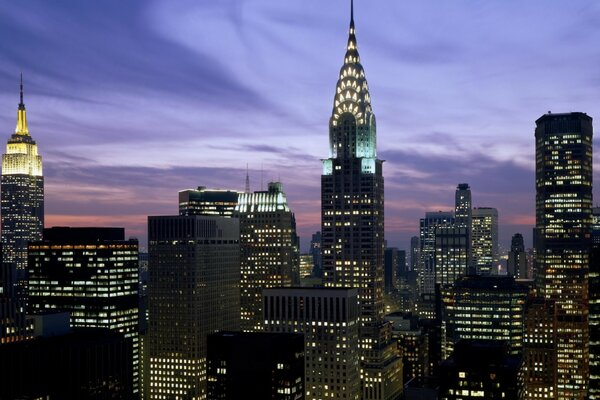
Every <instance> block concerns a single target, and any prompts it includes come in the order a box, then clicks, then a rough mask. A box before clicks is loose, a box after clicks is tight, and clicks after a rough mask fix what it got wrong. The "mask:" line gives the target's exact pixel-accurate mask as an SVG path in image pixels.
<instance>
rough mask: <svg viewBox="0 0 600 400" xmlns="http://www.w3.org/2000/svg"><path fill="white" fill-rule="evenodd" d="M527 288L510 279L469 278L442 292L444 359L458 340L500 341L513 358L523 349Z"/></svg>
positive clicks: (498, 277)
mask: <svg viewBox="0 0 600 400" xmlns="http://www.w3.org/2000/svg"><path fill="white" fill-rule="evenodd" d="M529 292H530V287H529V286H528V285H525V284H521V283H517V282H515V279H514V278H513V277H506V276H481V275H470V276H465V277H463V278H460V279H459V280H457V281H456V283H454V285H451V286H447V287H445V288H444V289H442V301H443V316H444V318H443V319H444V324H445V344H444V345H443V356H444V358H446V357H448V356H450V354H451V353H452V351H453V350H454V345H455V343H456V342H458V341H459V340H461V339H483V340H503V341H506V342H507V343H508V345H509V347H510V351H511V353H512V354H514V355H519V354H521V349H522V346H523V317H524V313H525V311H524V310H525V301H526V299H527V296H528V294H529Z"/></svg>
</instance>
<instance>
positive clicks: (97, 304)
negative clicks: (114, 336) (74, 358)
mask: <svg viewBox="0 0 600 400" xmlns="http://www.w3.org/2000/svg"><path fill="white" fill-rule="evenodd" d="M27 288H28V290H27V294H28V298H29V300H28V312H29V313H31V314H44V313H48V312H52V313H54V312H68V313H70V324H71V327H73V328H105V329H111V330H114V331H118V332H120V333H122V334H123V335H124V336H125V337H126V338H128V339H130V340H131V343H132V346H133V347H132V349H133V350H132V351H133V352H132V362H133V366H132V368H133V388H134V391H135V392H136V393H137V392H138V389H139V363H140V360H139V309H138V306H139V295H138V242H137V240H135V239H129V240H125V229H123V228H68V227H54V228H49V229H44V240H42V241H35V242H30V243H29V274H28V279H27Z"/></svg>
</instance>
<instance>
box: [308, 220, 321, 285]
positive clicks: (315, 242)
mask: <svg viewBox="0 0 600 400" xmlns="http://www.w3.org/2000/svg"><path fill="white" fill-rule="evenodd" d="M310 254H312V256H313V265H314V267H313V276H315V277H317V278H322V277H323V261H322V257H321V231H318V232H315V233H313V235H312V237H311V239H310Z"/></svg>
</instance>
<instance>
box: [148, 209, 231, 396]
mask: <svg viewBox="0 0 600 400" xmlns="http://www.w3.org/2000/svg"><path fill="white" fill-rule="evenodd" d="M148 250H149V252H148V257H149V260H148V317H149V320H148V332H147V334H146V336H145V338H144V375H145V376H144V395H145V396H146V398H148V399H174V398H194V399H206V398H207V385H206V357H207V348H206V340H207V339H206V338H207V336H208V335H209V334H211V333H214V332H217V331H219V330H230V331H235V330H239V327H240V288H239V284H240V264H239V256H240V253H239V252H240V249H239V223H238V220H237V219H235V218H225V217H220V216H213V217H209V216H159V217H149V218H148Z"/></svg>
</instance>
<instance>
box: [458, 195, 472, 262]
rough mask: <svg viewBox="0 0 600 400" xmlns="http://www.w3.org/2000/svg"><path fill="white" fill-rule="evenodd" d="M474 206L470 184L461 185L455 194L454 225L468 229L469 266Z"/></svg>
mask: <svg viewBox="0 0 600 400" xmlns="http://www.w3.org/2000/svg"><path fill="white" fill-rule="evenodd" d="M472 215H473V206H472V201H471V188H470V187H469V184H468V183H459V184H458V186H457V187H456V192H455V194H454V218H455V221H454V224H455V225H456V227H457V228H466V229H467V235H468V237H469V242H468V243H467V254H468V256H467V260H468V266H469V267H470V266H471V238H472V236H473V235H472V233H471V229H472Z"/></svg>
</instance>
